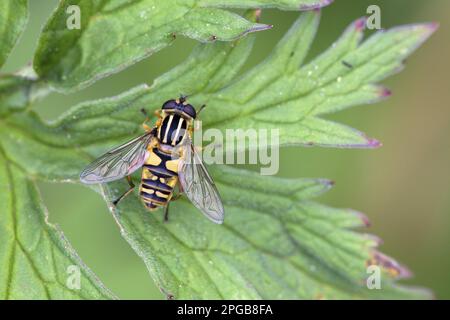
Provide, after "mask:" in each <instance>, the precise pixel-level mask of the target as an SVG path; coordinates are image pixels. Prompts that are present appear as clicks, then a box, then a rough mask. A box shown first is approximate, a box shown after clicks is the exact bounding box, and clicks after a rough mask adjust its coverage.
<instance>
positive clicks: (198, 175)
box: [80, 96, 224, 224]
mask: <svg viewBox="0 0 450 320" xmlns="http://www.w3.org/2000/svg"><path fill="white" fill-rule="evenodd" d="M203 107H204V106H202V108H203ZM142 111H143V112H144V114H146V112H145V110H142ZM200 111H201V109H200V110H199V113H200ZM155 114H156V115H157V116H158V120H157V121H156V124H155V126H154V127H149V126H148V125H147V124H146V122H147V121H148V120H149V118H148V116H147V118H146V120H145V121H144V123H143V124H142V126H143V127H144V130H145V131H146V132H145V133H144V134H143V135H141V136H140V137H137V138H135V139H133V140H131V141H129V142H126V143H125V144H123V145H121V146H119V147H117V148H115V149H113V150H111V151H108V152H107V153H105V154H104V155H102V156H100V157H99V158H98V159H96V160H94V161H93V162H92V163H91V164H90V165H88V166H87V167H86V168H85V169H84V170H83V171H82V172H81V174H80V180H81V182H83V183H85V184H96V183H106V182H111V181H114V180H118V179H121V178H124V177H125V178H126V179H127V181H128V183H129V186H130V188H129V189H128V190H127V191H126V192H125V193H123V194H122V195H121V196H120V197H118V198H117V199H116V200H115V201H113V204H114V206H117V205H118V203H119V202H120V201H121V200H122V199H123V198H124V197H126V196H127V195H128V194H130V193H131V192H132V191H133V190H134V187H135V185H134V184H133V181H132V180H131V176H130V175H131V174H132V173H133V172H134V171H136V170H138V169H139V168H141V167H142V168H143V169H142V176H141V183H140V186H139V195H140V198H141V200H142V202H143V204H144V206H145V207H146V208H147V209H148V210H150V211H153V210H155V209H157V208H159V207H164V220H165V221H167V220H168V214H169V203H170V201H173V200H176V199H177V198H179V196H180V195H181V194H185V195H186V196H187V197H188V198H189V200H190V201H191V202H192V203H193V204H194V205H195V206H196V207H197V208H198V209H199V210H200V211H201V212H202V213H203V214H204V215H205V216H206V217H207V218H209V219H210V220H211V221H213V222H215V223H219V224H220V223H222V222H223V219H224V208H223V205H222V201H221V199H220V195H219V192H218V191H217V188H216V186H215V184H214V182H213V180H212V178H211V176H210V175H209V173H208V171H207V170H206V167H205V166H204V164H203V163H202V160H201V158H200V156H199V155H198V154H197V152H196V150H195V147H194V145H193V144H192V133H193V123H194V120H195V118H196V116H197V112H196V110H195V108H194V107H193V106H192V105H190V104H188V103H187V102H186V97H185V96H181V97H180V98H179V99H176V100H168V101H166V102H165V103H164V104H163V105H162V108H161V110H157V111H156V112H155ZM176 186H178V190H179V192H178V195H176V196H174V188H175V187H176Z"/></svg>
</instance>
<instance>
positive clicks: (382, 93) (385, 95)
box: [380, 87, 392, 98]
mask: <svg viewBox="0 0 450 320" xmlns="http://www.w3.org/2000/svg"><path fill="white" fill-rule="evenodd" d="M390 96H392V91H391V90H389V89H388V88H384V87H382V88H380V97H382V98H388V97H390Z"/></svg>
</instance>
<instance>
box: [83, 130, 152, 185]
mask: <svg viewBox="0 0 450 320" xmlns="http://www.w3.org/2000/svg"><path fill="white" fill-rule="evenodd" d="M153 136H154V132H153V130H152V131H151V132H147V133H145V134H144V135H142V136H140V137H137V138H135V139H133V140H131V141H128V142H127V143H125V144H123V145H121V146H119V147H117V148H115V149H113V150H111V151H108V152H107V153H105V154H104V155H102V156H101V157H99V158H98V159H96V160H94V162H92V163H91V164H90V165H88V166H87V167H86V168H85V169H84V170H83V171H82V172H81V174H80V180H81V182H83V183H86V184H94V183H105V182H110V181H114V180H117V179H120V178H123V177H125V176H127V175H130V174H131V173H133V172H134V171H136V170H137V169H139V168H140V167H141V166H142V165H143V163H144V161H145V158H146V155H147V145H148V144H149V143H150V142H151V140H152V138H153Z"/></svg>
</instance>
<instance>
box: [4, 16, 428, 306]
mask: <svg viewBox="0 0 450 320" xmlns="http://www.w3.org/2000/svg"><path fill="white" fill-rule="evenodd" d="M255 18H256V16H254V17H253V19H255ZM318 23H319V13H318V12H311V13H305V14H302V15H301V17H300V18H299V19H298V20H297V21H296V22H295V24H294V25H293V27H292V28H291V30H290V31H289V32H288V33H287V35H286V36H285V37H284V38H283V39H282V40H281V41H280V43H279V44H278V46H277V47H276V48H275V49H274V52H273V53H272V54H271V55H270V56H269V57H268V58H267V59H266V60H265V61H264V62H262V63H261V64H260V65H258V66H256V67H255V68H253V69H251V70H250V71H248V72H246V73H245V74H242V75H239V70H240V68H241V67H242V65H243V63H244V61H245V59H246V58H247V57H248V55H249V54H250V52H251V49H252V44H253V40H254V39H253V37H252V36H247V37H245V38H243V39H240V40H237V41H234V42H231V43H223V42H222V43H221V42H217V43H214V44H200V45H199V46H198V47H197V48H196V49H195V50H194V52H193V54H192V55H191V56H190V57H189V58H188V59H187V60H186V61H185V63H183V64H181V65H179V66H177V67H176V68H174V69H173V70H171V71H169V72H168V73H166V74H165V75H163V76H161V77H160V78H158V79H157V80H156V81H155V82H154V84H153V85H152V86H151V87H150V88H148V87H147V86H141V87H137V88H135V89H133V90H131V91H129V92H127V93H124V94H122V95H120V96H117V97H113V98H107V99H102V100H98V101H90V102H86V103H83V104H81V105H79V106H75V107H74V108H72V109H70V110H69V111H68V112H67V113H65V114H64V115H63V116H62V117H61V118H60V119H58V120H56V121H54V122H52V123H45V122H43V121H42V120H40V119H39V118H38V117H37V116H36V114H34V113H33V112H32V111H26V112H22V113H13V114H10V115H9V116H8V117H7V118H5V119H3V120H2V122H3V123H2V126H1V127H0V136H1V140H0V141H1V144H2V147H3V149H4V153H5V155H6V156H7V157H8V159H10V160H11V161H12V162H13V163H21V162H20V159H23V158H32V159H34V161H33V163H29V164H27V166H26V168H24V170H26V172H27V173H28V174H30V176H32V177H36V178H40V179H47V180H54V181H65V182H69V181H70V182H76V181H78V174H79V172H80V171H81V169H82V168H83V166H84V165H85V164H87V163H88V162H89V161H91V160H92V159H93V158H94V157H97V156H98V155H99V154H101V152H103V151H106V150H107V149H109V148H111V147H112V146H114V145H117V144H118V143H121V142H124V141H126V140H128V139H130V138H131V137H132V136H134V135H137V134H139V133H140V132H142V131H141V129H140V123H141V122H142V120H143V117H142V115H141V113H140V112H139V110H140V109H141V108H142V107H144V106H145V107H146V108H148V109H149V110H148V111H149V112H150V111H151V110H152V109H157V108H159V106H160V105H161V103H162V102H164V101H165V100H167V99H169V98H173V97H174V95H177V94H178V93H179V92H184V93H189V94H190V98H189V99H190V101H191V102H192V103H193V104H194V105H195V106H199V105H201V104H202V103H206V104H207V105H208V107H207V108H206V109H205V111H204V112H203V113H202V115H201V117H202V120H203V125H204V127H205V128H219V129H221V130H224V129H226V128H241V129H244V130H245V129H247V128H265V129H267V128H269V129H270V128H277V129H279V130H280V142H281V144H282V145H291V144H296V145H302V144H307V145H310V144H316V145H323V146H337V147H375V146H377V145H378V142H377V141H375V140H373V139H370V138H367V137H366V136H365V135H364V134H362V133H360V132H359V131H356V130H354V129H351V128H348V127H346V126H344V125H341V124H337V123H333V122H330V121H328V120H324V119H322V118H319V116H322V115H324V114H328V113H331V112H336V111H339V110H342V109H344V108H348V107H350V106H353V105H357V104H365V103H374V102H377V101H379V100H381V99H383V98H385V97H386V96H387V95H388V90H387V89H385V88H383V87H380V86H379V85H377V84H376V82H378V81H380V80H382V79H384V78H385V77H386V76H388V75H390V74H393V73H394V72H396V71H398V70H400V68H401V67H402V61H403V60H404V59H405V58H406V57H407V56H408V55H409V54H411V53H412V52H413V51H414V50H415V49H416V48H417V47H418V46H419V45H420V44H421V43H423V42H424V41H425V39H427V38H428V37H429V36H430V35H431V34H432V32H433V31H434V30H435V29H436V26H435V25H433V24H418V25H411V26H405V27H400V28H394V29H391V30H388V31H385V32H378V33H375V34H374V35H373V36H371V37H370V38H369V39H368V40H366V41H364V42H362V32H363V26H364V20H361V19H360V20H358V21H356V22H355V23H353V24H352V25H351V26H350V27H349V28H348V29H347V30H346V31H345V32H344V34H343V35H342V37H341V38H340V39H339V40H338V41H337V42H336V43H335V44H334V45H333V46H332V47H331V48H330V49H329V50H327V51H326V52H324V53H323V54H322V55H320V56H319V57H317V58H315V59H312V60H311V61H310V62H307V63H305V61H304V60H305V57H306V55H307V53H308V49H309V47H310V45H311V42H312V40H313V39H314V36H315V33H316V31H317V27H318ZM175 80H176V81H175ZM211 173H212V176H213V177H214V179H215V181H216V183H217V186H218V189H219V191H220V193H221V195H222V198H223V200H224V203H225V211H226V219H225V223H224V225H220V226H219V225H213V224H211V223H210V222H209V221H208V220H206V219H205V218H204V217H202V215H201V214H200V213H199V212H198V211H197V210H196V209H195V208H194V207H193V205H192V204H190V203H189V202H188V201H186V200H180V201H177V202H175V203H173V205H171V218H170V222H169V223H166V224H165V223H162V222H161V220H162V217H161V215H162V213H161V212H160V211H157V212H155V213H149V212H148V211H146V210H145V209H144V208H143V206H142V204H141V203H140V202H139V200H138V198H137V197H136V196H129V197H128V198H126V199H125V200H123V201H122V202H121V203H120V205H119V206H118V208H117V209H114V208H113V207H112V206H111V205H110V203H111V199H113V198H116V197H117V196H118V195H119V194H121V193H122V192H123V191H124V190H125V188H126V184H125V183H124V182H115V183H112V184H108V185H103V186H101V188H100V190H98V189H97V188H96V190H98V191H100V192H101V193H102V195H103V196H104V197H105V200H106V201H107V203H108V205H109V207H110V209H111V212H112V213H113V216H114V218H115V219H116V222H117V223H118V225H119V226H120V228H121V233H122V235H123V236H124V238H125V239H126V240H127V241H128V242H129V243H130V244H131V245H132V247H133V248H134V250H135V251H136V252H137V254H138V255H139V256H140V257H141V258H142V259H143V260H144V262H145V263H146V265H147V268H148V270H149V273H150V275H151V276H152V277H153V279H154V280H155V282H156V283H157V284H158V286H159V287H160V288H161V291H162V292H164V293H165V294H166V296H167V297H169V298H170V297H175V298H179V299H184V298H272V299H275V298H427V297H429V294H428V293H427V292H426V291H423V290H416V289H413V288H410V287H402V286H399V285H398V284H396V279H399V278H402V277H406V276H408V271H407V270H406V269H405V268H404V267H402V266H400V265H399V264H398V263H396V262H395V261H394V260H392V259H390V258H388V257H386V256H384V255H383V254H381V253H379V252H378V251H377V249H376V246H377V245H378V240H377V238H375V237H373V236H370V235H366V234H363V233H358V232H356V231H354V230H353V228H356V227H361V226H364V225H366V224H367V219H366V218H365V217H364V216H363V215H361V214H359V213H357V212H355V211H352V210H348V209H335V208H330V207H327V206H324V205H320V204H318V203H316V202H313V201H312V200H311V198H313V197H314V196H316V195H318V194H320V193H321V192H323V191H325V190H327V189H328V188H329V187H330V185H331V183H330V182H329V181H327V180H312V179H299V180H291V179H279V178H274V177H261V176H259V175H257V174H255V173H250V172H247V171H242V170H237V169H232V168H228V167H223V168H214V167H213V168H211ZM136 178H137V177H136ZM136 182H138V181H137V180H136ZM367 265H378V266H380V268H381V270H382V290H368V289H367V288H366V286H365V281H364V279H365V278H366V277H367V273H366V267H367Z"/></svg>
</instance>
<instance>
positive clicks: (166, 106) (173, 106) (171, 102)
mask: <svg viewBox="0 0 450 320" xmlns="http://www.w3.org/2000/svg"><path fill="white" fill-rule="evenodd" d="M177 106H178V103H177V102H176V101H175V100H168V101H166V102H164V103H163V106H162V108H161V109H163V110H167V109H168V110H173V109H176V108H177Z"/></svg>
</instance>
